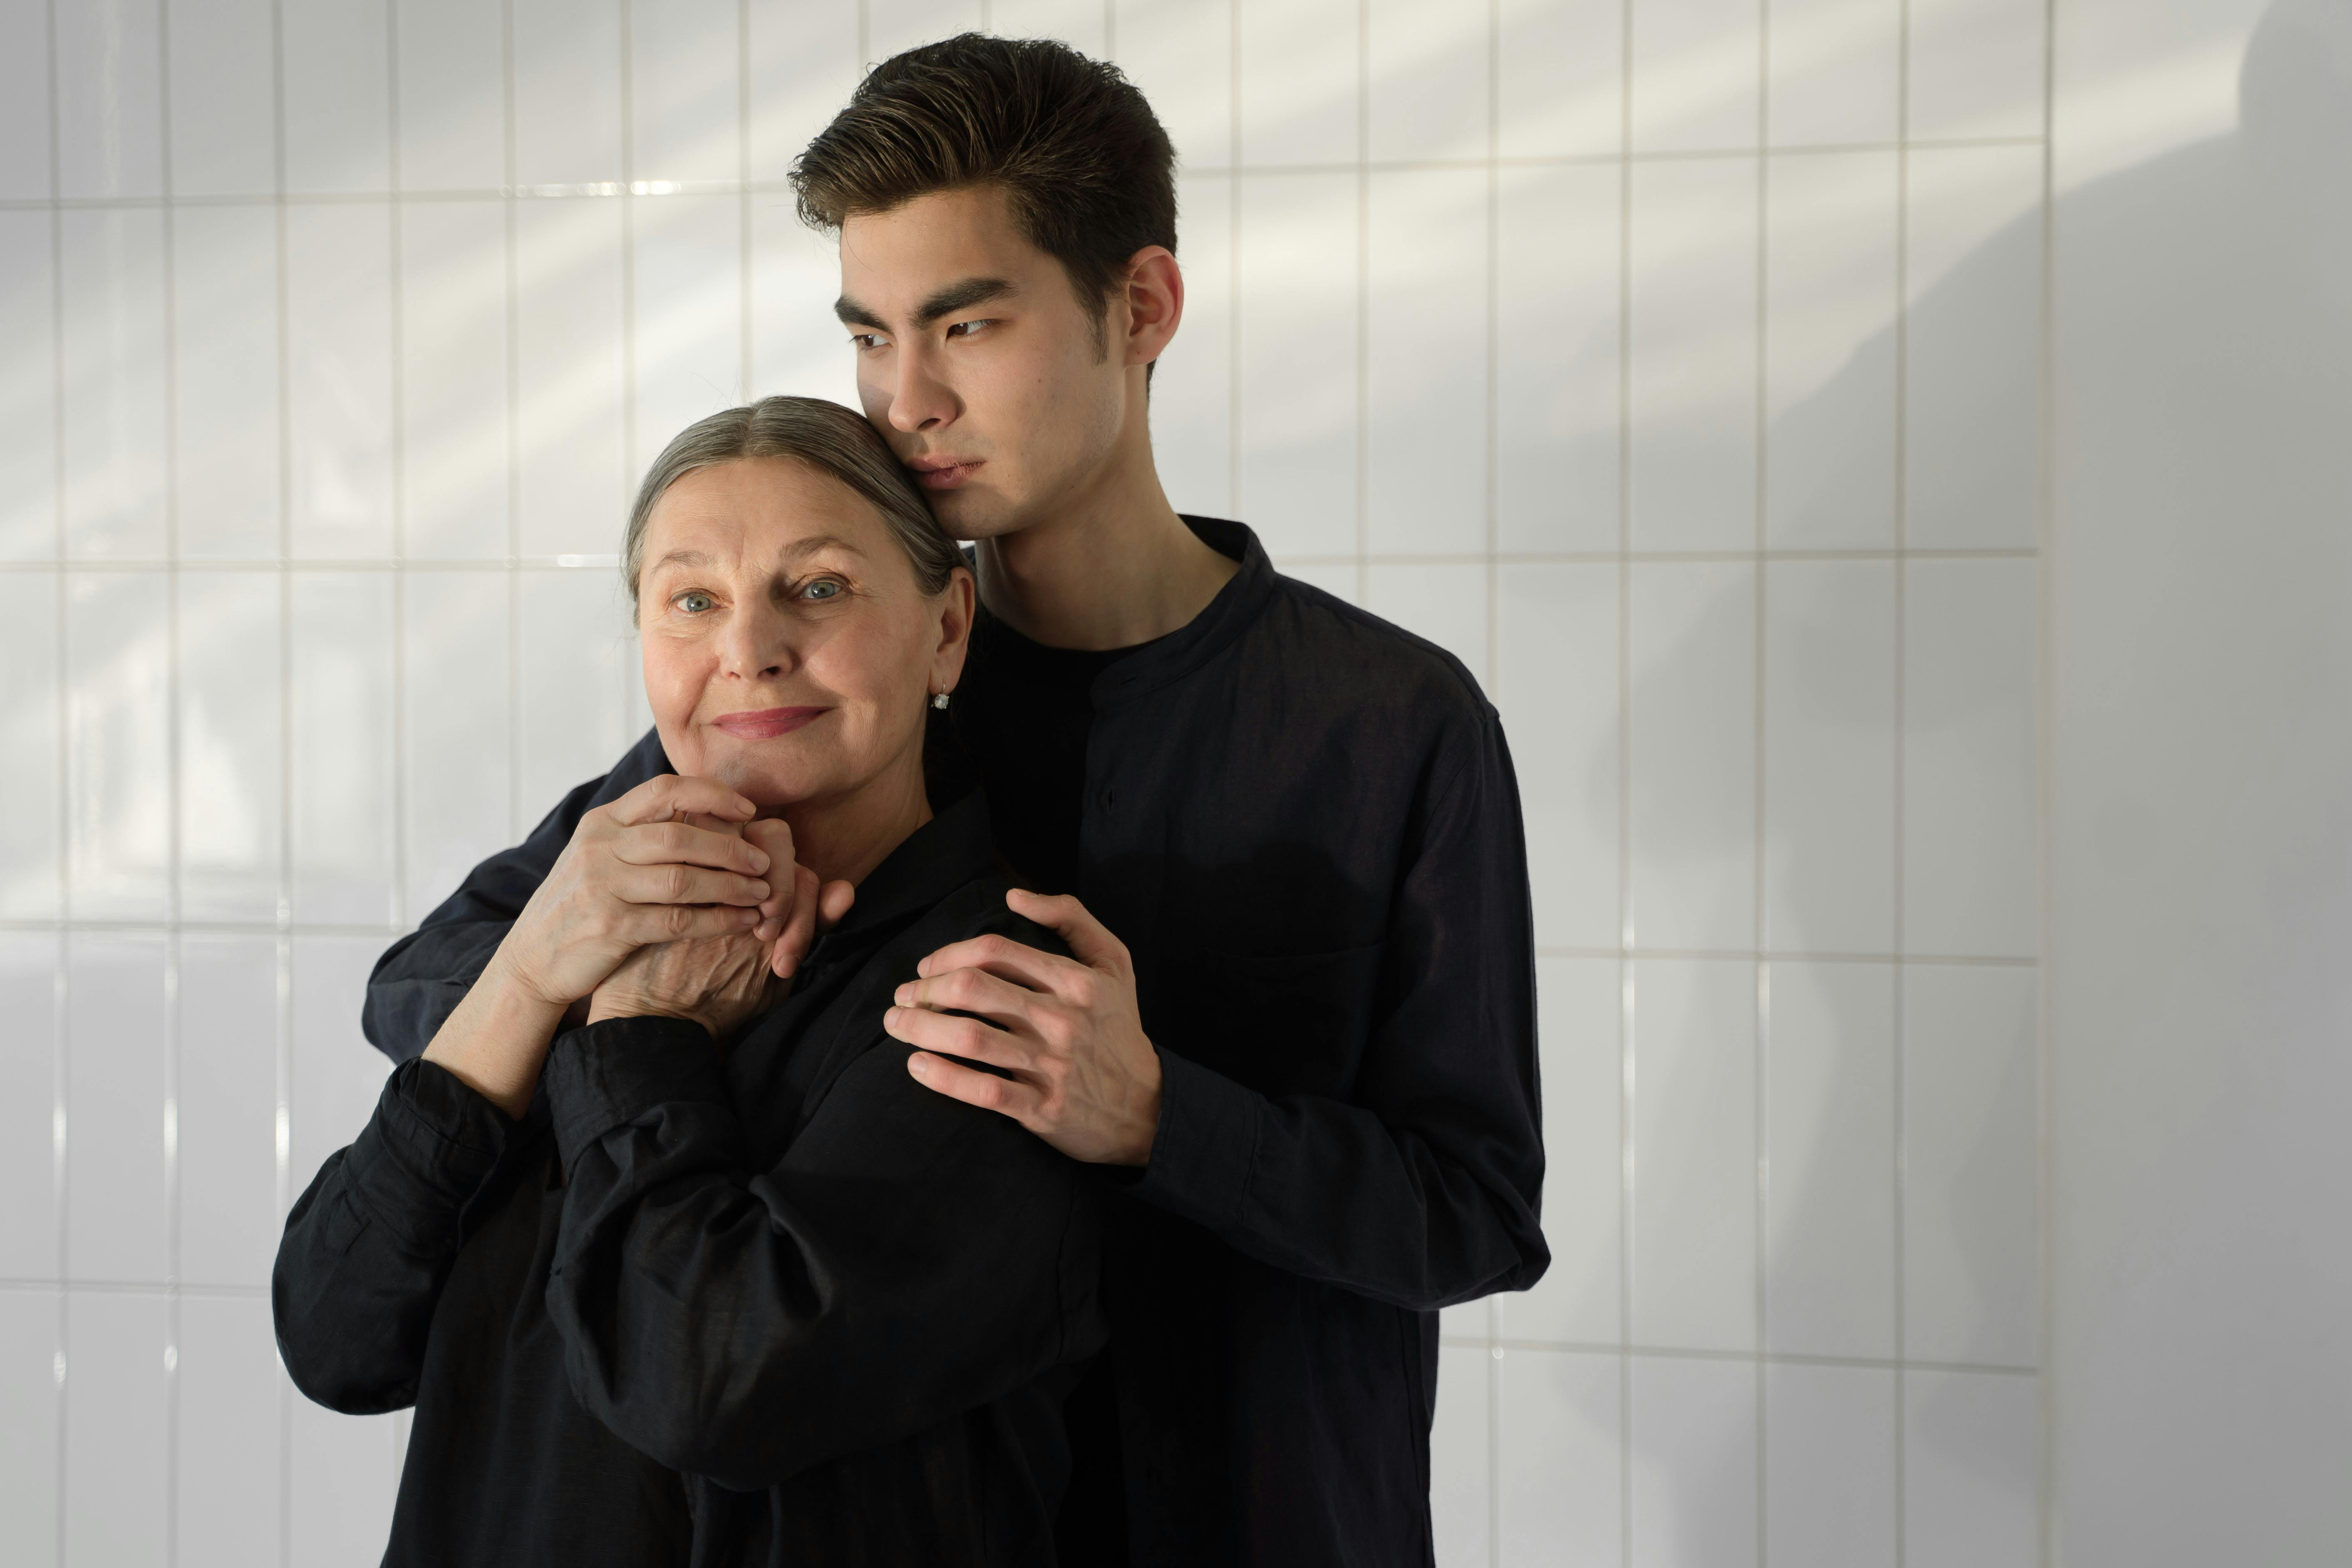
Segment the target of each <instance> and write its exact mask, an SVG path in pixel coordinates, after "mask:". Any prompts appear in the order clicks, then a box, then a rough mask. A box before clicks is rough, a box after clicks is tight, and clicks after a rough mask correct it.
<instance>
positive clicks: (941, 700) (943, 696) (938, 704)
mask: <svg viewBox="0 0 2352 1568" xmlns="http://www.w3.org/2000/svg"><path fill="white" fill-rule="evenodd" d="M947 705H948V694H947V693H946V692H944V691H934V692H932V693H931V706H932V707H934V708H945V707H946V706H947Z"/></svg>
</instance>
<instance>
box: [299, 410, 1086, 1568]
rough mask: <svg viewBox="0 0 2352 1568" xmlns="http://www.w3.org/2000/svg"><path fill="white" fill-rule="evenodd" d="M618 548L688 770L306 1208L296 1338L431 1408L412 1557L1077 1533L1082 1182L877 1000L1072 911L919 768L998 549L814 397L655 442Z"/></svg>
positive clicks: (422, 1442)
mask: <svg viewBox="0 0 2352 1568" xmlns="http://www.w3.org/2000/svg"><path fill="white" fill-rule="evenodd" d="M624 559H625V572H626V574H627V577H628V581H629V586H630V589H631V591H632V594H633V595H634V596H635V600H636V603H637V626H638V632H639V636H640V638H641V641H642V643H643V646H644V658H645V678H646V696H647V698H648V699H649V700H650V702H651V704H652V707H653V711H654V716H655V721H656V729H657V731H658V734H659V738H660V742H661V748H662V751H663V752H665V753H667V760H668V762H669V763H670V764H671V765H673V766H674V767H675V768H676V770H677V773H676V775H674V776H670V775H665V776H660V777H656V778H653V779H652V780H650V781H649V782H647V783H646V784H641V785H639V786H638V787H637V788H635V789H633V790H631V791H629V792H628V793H627V794H625V795H622V796H621V797H620V798H618V799H617V800H615V801H614V802H612V803H611V804H610V805H604V806H602V807H599V808H598V809H596V810H593V811H591V812H589V813H588V814H587V815H586V816H584V817H583V819H582V821H581V823H580V826H579V827H578V829H577V831H576V832H575V833H574V834H573V836H572V838H571V841H570V844H569V846H568V847H566V848H565V850H564V852H563V855H562V859H561V860H560V861H559V862H558V864H557V867H556V869H555V871H554V874H553V875H551V877H550V878H549V879H547V881H546V883H545V885H543V886H542V887H541V889H539V891H538V892H537V893H536V894H534V895H533V896H532V898H531V900H530V904H529V906H528V908H527V909H526V910H525V911H524V913H523V915H522V918H521V919H520V921H518V922H517V923H516V924H515V926H514V928H513V930H512V931H510V932H509V934H508V935H507V936H506V938H505V940H504V942H502V943H501V945H500V946H499V949H498V951H497V952H496V953H495V954H493V955H492V956H491V957H490V958H489V960H488V963H487V964H486V966H485V967H484V969H483V971H482V973H481V976H480V978H479V980H478V981H477V982H476V983H475V984H474V985H473V987H472V988H471V990H470V991H469V992H468V993H467V994H466V996H465V998H464V1000H463V1001H462V1002H461V1003H459V1004H458V1005H457V1008H456V1009H455V1011H453V1012H452V1013H451V1014H450V1016H449V1017H448V1020H447V1022H446V1024H444V1025H443V1026H442V1027H441V1029H440V1031H439V1033H438V1034H437V1035H436V1037H435V1038H434V1041H433V1044H432V1046H431V1047H430V1048H429V1049H428V1050H427V1051H426V1052H425V1055H424V1057H423V1058H422V1059H421V1060H418V1061H415V1062H411V1063H408V1064H406V1065H404V1066H403V1067H401V1068H398V1069H397V1070H396V1071H394V1074H393V1075H392V1078H391V1080H390V1081H389V1083H388V1084H387V1085H386V1086H385V1089H384V1092H383V1100H382V1102H381V1103H380V1104H379V1106H378V1107H377V1110H376V1112H375V1116H374V1118H373V1120H372V1121H370V1122H369V1124H368V1126H367V1127H366V1129H365V1130H364V1131H362V1132H361V1134H360V1136H359V1138H358V1140H357V1141H356V1142H353V1143H352V1145H351V1147H350V1148H348V1149H345V1150H343V1151H341V1152H340V1153H338V1154H336V1155H334V1156H333V1157H332V1158H331V1159H330V1160H329V1161H328V1162H327V1163H326V1164H325V1166H324V1167H323V1168H322V1169H321V1170H320V1173H319V1176H318V1179H317V1180H316V1181H314V1182H312V1183H311V1184H310V1190H309V1191H308V1192H306V1193H305V1194H303V1195H302V1198H301V1201H300V1202H299V1203H298V1204H296V1205H295V1206H294V1210H293V1213H292V1215H291V1216H290V1217H289V1219H288V1221H287V1226H286V1235H285V1238H284V1240H283V1242H282V1243H281V1245H280V1247H279V1250H278V1268H277V1273H276V1278H275V1281H274V1288H273V1300H274V1303H275V1307H276V1311H277V1321H278V1342H279V1344H280V1346H281V1347H282V1350H283V1353H284V1357H285V1362H286V1366H287V1369H288V1371H289V1373H291V1374H292V1376H293V1379H294V1382H295V1384H297V1386H299V1388H301V1390H302V1391H303V1392H304V1393H305V1394H309V1395H310V1397H311V1398H313V1399H315V1400H317V1401H319V1402H320V1404H323V1405H329V1406H331V1407H332V1408H335V1409H338V1410H345V1411H353V1412H365V1411H383V1410H392V1409H397V1408H401V1407H403V1406H405V1405H415V1409H416V1414H415V1425H414V1427H413V1429H412V1432H411V1436H410V1438H409V1447H408V1458H407V1462H406V1467H405V1468H404V1472H403V1474H402V1477H401V1485H400V1494H399V1500H398V1503H397V1505H396V1508H395V1510H394V1517H393V1529H392V1541H391V1545H390V1549H389V1551H388V1552H386V1554H385V1558H384V1561H385V1562H386V1563H394V1564H406V1563H416V1564H427V1563H430V1564H435V1565H436V1568H448V1565H463V1564H471V1563H483V1564H488V1563H498V1564H501V1565H506V1564H526V1563H549V1564H556V1563H562V1564H565V1565H567V1568H570V1565H584V1564H599V1563H614V1564H621V1563H626V1564H630V1565H632V1568H642V1565H645V1564H654V1563H689V1562H690V1563H697V1564H703V1563H710V1564H717V1563H823V1564H825V1565H827V1568H840V1565H845V1564H856V1563H927V1564H947V1563H1050V1562H1051V1561H1052V1560H1053V1547H1052V1522H1053V1514H1054V1510H1055V1504H1056V1502H1057V1500H1058V1498H1059V1495H1060V1491H1061V1489H1062V1486H1063V1483H1064V1479H1065V1478H1066V1473H1067V1468H1068V1463H1069V1456H1068V1454H1067V1452H1066V1446H1065V1444H1064V1440H1063V1436H1062V1424H1061V1414H1060V1405H1061V1400H1062V1397H1063V1395H1064V1394H1066V1391H1067V1387H1068V1384H1069V1383H1070V1381H1071V1380H1072V1372H1071V1370H1070V1369H1071V1368H1072V1367H1073V1363H1076V1362H1078V1361H1081V1360H1082V1359H1084V1358H1085V1357H1086V1356H1087V1355H1088V1354H1090V1353H1091V1352H1093V1351H1094V1350H1096V1349H1097V1348H1098V1347H1099V1345H1100V1343H1101V1340H1102V1331H1101V1327H1100V1321H1099V1317H1098V1314H1097V1307H1096V1303H1095V1300H1094V1279H1095V1274H1096V1255H1097V1215H1096V1212H1095V1204H1094V1200H1093V1198H1092V1195H1091V1194H1090V1192H1089V1190H1088V1188H1087V1178H1086V1174H1085V1173H1084V1171H1083V1169H1082V1168H1081V1167H1079V1166H1077V1165H1075V1164H1073V1163H1069V1162H1067V1161H1066V1160H1064V1159H1063V1158H1062V1157H1061V1156H1059V1155H1057V1154H1055V1153H1054V1152H1052V1151H1051V1150H1050V1149H1048V1148H1047V1147H1046V1146H1045V1144H1044V1143H1042V1142H1039V1141H1037V1140H1036V1139H1034V1138H1032V1137H1030V1136H1029V1135H1028V1134H1027V1133H1026V1132H1024V1131H1022V1130H1021V1128H1020V1127H1019V1126H1018V1125H1017V1124H1016V1123H1014V1122H1013V1121H1010V1120H1008V1119H1006V1118H1004V1117H1001V1116H996V1115H992V1114H991V1113H989V1112H987V1111H984V1110H975V1109H972V1108H971V1107H969V1106H966V1105H963V1104H961V1102H959V1101H957V1100H952V1099H950V1098H948V1097H947V1096H944V1095H939V1094H933V1093H931V1092H930V1091H929V1090H927V1089H924V1088H923V1087H922V1086H921V1085H920V1084H919V1083H917V1082H916V1081H915V1080H914V1079H913V1078H911V1077H910V1076H909V1075H908V1071H907V1058H908V1047H905V1046H902V1045H899V1044H897V1043H896V1042H894V1041H892V1040H891V1039H890V1038H889V1037H887V1036H886V1035H885V1034H884V1033H883V1028H882V1019H883V1014H884V1012H885V1011H886V1010H887V1008H888V1007H889V1006H890V1005H891V998H892V993H893V991H894V990H895V989H896V988H897V987H898V985H900V984H903V983H905V982H907V981H908V980H911V979H913V978H914V976H915V965H916V963H917V961H918V960H919V959H920V958H921V957H922V956H923V955H924V954H926V953H929V952H932V951H933V950H935V949H937V948H939V947H940V946H941V945H943V944H945V943H947V942H953V941H957V940H959V939H961V938H965V937H971V936H976V935H981V934H983V933H988V932H998V933H1002V934H1004V935H1008V936H1012V937H1014V938H1015V939H1016V940H1018V941H1021V942H1029V943H1032V944H1036V943H1041V942H1047V941H1050V938H1048V937H1046V936H1045V934H1044V933H1042V932H1041V931H1038V930H1037V929H1036V928H1034V927H1031V926H1029V925H1027V924H1026V922H1024V921H1021V920H1019V918H1018V917H1016V916H1013V915H1012V914H1010V913H1009V912H1008V911H1007V910H1006V908H1005V903H1004V897H1003V895H1004V891H1005V888H1006V883H1005V882H1004V880H1003V879H1002V878H1001V877H1000V876H999V875H998V874H997V871H996V869H995V864H996V862H995V856H994V851H993V850H992V847H991V846H990V842H989V837H988V832H987V825H986V819H985V816H984V813H983V808H982V805H981V803H980V801H979V800H978V798H977V796H976V795H975V796H972V797H970V798H968V799H967V800H966V801H964V802H963V803H961V804H959V805H952V806H950V807H949V809H947V810H946V811H945V812H944V813H943V814H941V815H939V816H934V815H933V814H932V810H931V806H930V803H929V798H928V795H927V794H926V791H925V788H924V782H923V779H924V775H923V742H924V734H925V729H926V724H925V718H926V714H927V712H928V710H930V709H931V708H932V707H933V705H934V704H935V703H938V702H940V701H942V700H944V697H945V694H946V693H947V692H948V691H949V690H950V689H951V688H952V687H953V686H954V685H955V682H956V679H957V677H958V675H959V674H960V673H961V668H962V664H963V656H964V647H965V640H966V637H967V636H968V634H969V632H970V630H971V616H972V583H971V574H969V573H968V572H967V571H965V569H964V567H963V563H962V561H961V557H960V556H959V555H958V554H957V553H956V551H955V549H954V546H953V543H952V542H951V541H950V540H948V539H947V538H946V537H944V536H943V535H942V534H941V533H940V531H939V529H938V527H937V525H936V524H935V523H934V522H933V521H932V520H931V516H930V513H929V510H927V509H926V508H925V507H924V505H923V503H922V500H921V498H920V497H919V495H918V494H917V493H916V492H915V490H914V489H913V488H912V487H911V486H910V485H909V484H908V481H907V479H906V478H905V477H904V476H903V475H902V474H901V473H900V471H899V470H898V468H897V467H896V466H895V465H894V464H893V463H892V462H891V460H890V458H889V454H888V452H887V448H885V447H884V446H883V444H882V442H881V440H880V438H879V437H877V436H876V435H875V434H874V433H873V431H872V430H871V429H870V428H869V427H868V426H866V422H865V421H864V420H863V419H861V418H859V417H858V416H856V415H855V414H852V413H851V412H849V411H848V410H847V409H845V408H841V407H838V406H836V405H832V404H829V403H824V402H819V401H816V400H814V399H806V398H786V397H772V398H769V399H767V400H765V401H764V402H761V403H760V404H758V405H754V406H752V407H750V408H738V409H732V410H730V411H729V412H727V413H725V414H720V415H717V416H713V417H711V418H709V419H707V420H704V421H703V422H702V423H701V424H699V425H697V426H694V427H693V428H692V429H690V430H688V431H687V432H686V433H685V434H684V435H682V436H680V437H678V438H677V440H676V441H675V442H673V443H671V445H670V447H669V449H668V450H667V451H666V452H664V453H663V454H662V456H661V458H660V459H659V460H658V461H657V462H656V464H655V466H654V468H653V470H652V472H651V473H650V474H649V475H648V476H647V478H646V484H645V487H644V489H643V490H642V492H641V493H640V495H639V497H638V500H637V504H636V508H635V513H634V515H633V516H632V518H631V520H630V523H629V531H628V537H627V542H626V549H625V558H624ZM820 888H822V892H820ZM853 888H854V889H855V892H854V902H852V901H851V900H852V898H853V894H852V893H851V889H853ZM820 902H822V903H823V904H824V905H825V906H826V912H827V913H828V914H831V915H835V916H837V917H839V918H838V919H837V921H836V922H835V923H834V924H833V925H832V926H831V928H830V930H828V931H825V932H824V934H823V935H813V934H812V930H813V926H814V921H815V914H816V906H817V905H818V904H819V903H820ZM845 905H846V906H847V908H846V913H845V914H844V913H843V912H842V910H843V908H844V906H845ZM787 973H789V975H790V978H789V980H788V981H787V980H784V979H782V978H780V977H781V976H782V975H784V974H787ZM787 992H788V994H786V993H787ZM582 1018H584V1023H582V1024H580V1026H577V1027H567V1024H568V1023H569V1022H571V1021H573V1020H578V1019H582Z"/></svg>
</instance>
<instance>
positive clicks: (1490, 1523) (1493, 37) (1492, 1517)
mask: <svg viewBox="0 0 2352 1568" xmlns="http://www.w3.org/2000/svg"><path fill="white" fill-rule="evenodd" d="M1502 150H1503V16H1502V0H1486V342H1485V349H1486V432H1485V434H1486V443H1485V448H1484V454H1483V455H1484V457H1485V459H1486V495H1485V502H1486V541H1485V543H1486V573H1485V584H1486V671H1485V674H1486V690H1487V692H1488V693H1489V694H1490V695H1489V698H1488V700H1489V701H1491V700H1493V698H1492V695H1491V694H1492V693H1495V692H1496V691H1499V690H1500V689H1501V686H1502V663H1503V660H1502V609H1501V604H1500V590H1501V581H1500V568H1499V567H1498V566H1497V565H1496V559H1495V555H1496V546H1497V545H1498V544H1499V543H1500V537H1499V526H1500V518H1501V513H1500V500H1501V491H1500V468H1501V461H1500V445H1499V440H1498V437H1497V436H1496V424H1497V421H1498V417H1499V414H1500V410H1501V406H1502V387H1501V380H1500V377H1501V369H1500V364H1501V353H1502V205H1501V204H1502V173H1501V170H1500V168H1499V166H1498V165H1497V164H1496V158H1498V157H1499V156H1501V154H1502ZM1502 1330H1503V1302H1502V1298H1501V1297H1500V1296H1489V1297H1487V1298H1486V1342H1487V1348H1488V1350H1489V1351H1490V1352H1491V1353H1490V1354H1488V1355H1487V1356H1486V1369H1485V1370H1486V1561H1487V1563H1488V1568H1504V1563H1503V1471H1504V1459H1503V1386H1504V1379H1503V1346H1502V1342H1501V1341H1502Z"/></svg>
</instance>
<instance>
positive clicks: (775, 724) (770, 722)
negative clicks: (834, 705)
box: [710, 708, 833, 741]
mask: <svg viewBox="0 0 2352 1568" xmlns="http://www.w3.org/2000/svg"><path fill="white" fill-rule="evenodd" d="M832 711H833V710H832V709H830V708H746V709H744V710H742V711H741V712H740V713H721V714H720V715H719V717H718V718H716V719H713V720H712V721H710V722H711V726H712V727H713V728H714V729H719V730H724V731H727V732H728V733H729V734H730V735H732V736H734V737H735V738H736V739H737V740H739V741H769V740H773V739H774V738H775V737H776V736H778V735H788V734H790V733H792V731H794V730H797V729H799V728H800V727H801V726H802V725H803V724H806V723H808V722H810V721H812V720H816V719H822V718H824V716H825V715H826V714H828V713H830V712H832Z"/></svg>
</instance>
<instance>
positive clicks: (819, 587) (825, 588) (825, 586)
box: [801, 581, 841, 603]
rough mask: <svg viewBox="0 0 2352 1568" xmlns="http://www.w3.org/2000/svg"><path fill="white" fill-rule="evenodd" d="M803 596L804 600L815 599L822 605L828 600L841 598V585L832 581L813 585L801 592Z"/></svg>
mask: <svg viewBox="0 0 2352 1568" xmlns="http://www.w3.org/2000/svg"><path fill="white" fill-rule="evenodd" d="M801 596H802V597H803V598H807V599H814V600H816V601H818V602H819V603H822V602H824V600H826V599H837V598H839V597H840V596H841V584H838V583H835V582H830V581H827V582H822V583H812V584H809V585H808V586H807V587H805V588H803V589H802V590H801Z"/></svg>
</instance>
